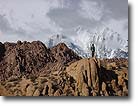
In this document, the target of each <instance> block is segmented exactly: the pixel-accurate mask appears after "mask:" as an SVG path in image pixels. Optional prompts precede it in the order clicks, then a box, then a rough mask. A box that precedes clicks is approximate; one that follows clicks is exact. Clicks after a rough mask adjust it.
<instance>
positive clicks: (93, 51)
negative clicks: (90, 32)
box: [90, 44, 95, 57]
mask: <svg viewBox="0 0 138 106" xmlns="http://www.w3.org/2000/svg"><path fill="white" fill-rule="evenodd" d="M90 49H91V53H92V57H94V55H95V46H94V44H91V47H90Z"/></svg>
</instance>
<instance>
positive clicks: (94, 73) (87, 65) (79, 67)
mask: <svg viewBox="0 0 138 106" xmlns="http://www.w3.org/2000/svg"><path fill="white" fill-rule="evenodd" d="M66 71H67V73H68V74H69V75H71V76H72V77H73V78H74V79H75V80H76V82H77V85H78V88H79V92H86V91H83V90H84V88H83V87H85V88H86V85H88V87H89V88H91V89H92V90H95V91H96V92H97V93H98V92H99V75H98V71H99V70H98V65H97V63H96V61H95V60H94V59H93V58H90V59H82V60H80V61H77V62H75V63H73V64H71V65H70V66H69V67H67V70H66ZM84 83H85V84H86V85H85V84H84ZM89 90H90V89H89Z"/></svg>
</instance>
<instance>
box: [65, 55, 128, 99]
mask: <svg viewBox="0 0 138 106" xmlns="http://www.w3.org/2000/svg"><path fill="white" fill-rule="evenodd" d="M121 60H122V59H120V60H119V61H121ZM108 61H110V62H108ZM108 61H107V62H105V61H103V60H102V61H101V62H100V60H98V59H95V58H89V59H81V60H79V61H77V62H75V63H73V64H71V65H70V66H69V67H67V69H66V71H67V73H68V74H69V75H70V76H72V77H73V78H74V79H75V81H76V83H77V88H78V90H79V92H80V94H81V95H82V96H90V95H91V96H117V95H118V96H126V95H128V72H127V67H126V66H125V63H124V65H123V66H124V67H120V66H119V64H118V63H117V62H118V61H116V59H115V60H112V62H111V60H108ZM123 61H125V60H123ZM103 62H104V63H103ZM125 62H127V61H125ZM105 63H106V64H105ZM103 64H104V65H106V66H103ZM117 64H118V65H117ZM122 64H123V63H122ZM126 64H128V63H126ZM109 67H110V68H109ZM118 67H120V68H119V69H118ZM122 68H124V69H122Z"/></svg>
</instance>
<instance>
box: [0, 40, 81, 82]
mask: <svg viewBox="0 0 138 106" xmlns="http://www.w3.org/2000/svg"><path fill="white" fill-rule="evenodd" d="M79 59H81V57H79V56H77V54H75V53H74V52H73V51H72V50H71V49H69V48H68V47H67V46H66V45H65V44H63V43H61V44H59V45H57V46H55V47H54V48H51V49H49V48H47V47H46V46H45V45H44V44H43V43H42V42H40V41H33V42H31V43H30V42H26V41H24V42H21V41H18V42H17V43H9V42H6V43H4V44H2V43H0V61H1V63H0V80H6V79H8V78H9V77H11V76H17V77H21V76H26V77H27V78H31V77H38V76H40V75H48V73H50V72H51V71H52V72H53V71H60V70H63V69H64V66H65V65H67V64H70V63H71V62H74V61H77V60H79Z"/></svg>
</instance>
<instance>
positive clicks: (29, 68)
mask: <svg viewBox="0 0 138 106" xmlns="http://www.w3.org/2000/svg"><path fill="white" fill-rule="evenodd" d="M0 95H5V96H127V95H128V60H126V59H103V60H100V59H96V58H84V59H82V58H81V57H79V56H78V55H77V54H76V53H74V52H73V51H72V50H71V49H69V48H68V47H67V46H66V45H65V44H64V43H60V44H58V45H57V46H55V47H53V48H47V47H46V46H45V45H44V44H43V43H42V42H40V41H33V42H31V43H30V42H26V41H24V42H21V41H18V42H17V43H8V42H6V43H4V44H3V43H0Z"/></svg>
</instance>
